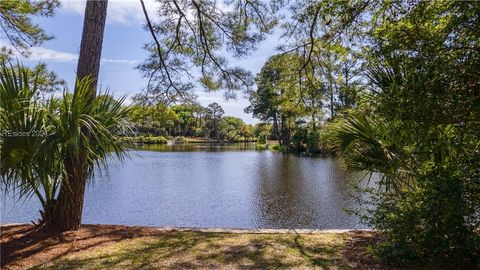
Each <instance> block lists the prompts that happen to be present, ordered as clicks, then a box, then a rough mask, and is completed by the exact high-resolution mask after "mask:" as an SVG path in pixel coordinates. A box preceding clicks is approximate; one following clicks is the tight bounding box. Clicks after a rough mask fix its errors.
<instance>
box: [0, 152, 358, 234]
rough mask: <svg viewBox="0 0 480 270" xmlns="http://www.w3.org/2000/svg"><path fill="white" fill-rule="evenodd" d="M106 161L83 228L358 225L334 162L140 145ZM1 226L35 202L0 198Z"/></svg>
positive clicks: (30, 213) (25, 214)
mask: <svg viewBox="0 0 480 270" xmlns="http://www.w3.org/2000/svg"><path fill="white" fill-rule="evenodd" d="M129 153H130V158H129V159H127V160H125V161H124V162H123V163H120V162H118V161H113V160H112V161H110V166H109V168H108V174H106V173H103V174H99V173H97V174H96V176H95V177H94V179H93V181H91V182H90V183H89V185H88V188H87V191H86V195H85V206H84V214H83V223H92V224H96V223H100V224H124V225H143V226H179V227H219V228H304V229H327V228H363V227H364V226H363V225H362V224H360V222H359V220H358V218H357V217H355V216H351V215H348V214H347V213H345V212H344V209H346V208H354V207H355V206H356V205H355V203H354V201H353V199H352V198H351V197H350V196H349V192H350V190H352V189H351V188H350V186H349V184H350V183H351V182H352V181H354V179H353V177H352V176H350V175H349V174H347V173H345V172H344V171H343V170H342V169H341V167H340V165H339V163H338V161H336V160H335V159H333V158H308V157H299V156H296V155H283V154H280V153H277V152H274V151H268V150H265V151H261V150H256V149H255V147H254V145H252V144H250V145H245V144H235V145H223V146H221V145H202V144H189V145H180V146H166V145H161V146H158V145H156V146H144V147H142V148H141V149H140V148H139V149H135V150H131V151H129ZM2 197H4V198H2V200H0V201H1V203H2V205H1V208H0V209H1V223H13V222H30V220H36V218H37V215H38V209H39V208H40V206H39V203H38V202H37V201H36V200H35V198H32V199H30V200H28V201H18V200H15V199H14V198H13V197H12V195H11V194H4V193H2Z"/></svg>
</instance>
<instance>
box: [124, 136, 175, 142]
mask: <svg viewBox="0 0 480 270" xmlns="http://www.w3.org/2000/svg"><path fill="white" fill-rule="evenodd" d="M122 140H123V141H124V142H128V143H144V144H166V143H167V139H166V138H165V137H163V136H135V137H123V138H122Z"/></svg>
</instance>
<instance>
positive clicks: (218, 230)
mask: <svg viewBox="0 0 480 270" xmlns="http://www.w3.org/2000/svg"><path fill="white" fill-rule="evenodd" d="M14 226H33V224H31V223H0V228H4V227H14ZM82 226H99V227H101V226H122V227H129V228H142V229H152V230H157V231H159V232H162V231H165V232H168V231H175V232H205V233H235V234H323V233H350V232H375V231H374V230H373V229H367V228H364V229H353V228H352V229H262V228H258V229H256V228H254V229H245V228H217V227H176V226H138V225H122V224H97V223H95V224H91V223H90V224H82Z"/></svg>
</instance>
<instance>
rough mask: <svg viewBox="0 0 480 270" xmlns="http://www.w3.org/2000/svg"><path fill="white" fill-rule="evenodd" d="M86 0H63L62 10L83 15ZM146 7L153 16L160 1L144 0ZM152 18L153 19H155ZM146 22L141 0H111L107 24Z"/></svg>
mask: <svg viewBox="0 0 480 270" xmlns="http://www.w3.org/2000/svg"><path fill="white" fill-rule="evenodd" d="M85 2H86V1H85V0H61V3H62V6H61V9H60V10H61V11H62V12H65V13H68V14H76V15H80V16H83V14H84V13H85ZM144 3H145V6H146V9H147V11H148V12H150V13H151V14H150V17H153V18H154V16H153V12H154V11H155V10H156V9H157V7H158V3H156V2H155V0H144ZM153 18H152V19H153ZM144 22H145V18H144V15H143V11H142V6H141V4H140V1H139V0H109V1H108V10H107V24H124V25H141V24H143V23H144Z"/></svg>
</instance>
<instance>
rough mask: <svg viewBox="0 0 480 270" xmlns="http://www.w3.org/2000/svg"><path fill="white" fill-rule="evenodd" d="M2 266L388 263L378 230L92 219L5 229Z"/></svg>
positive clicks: (206, 266)
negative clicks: (279, 229)
mask: <svg viewBox="0 0 480 270" xmlns="http://www.w3.org/2000/svg"><path fill="white" fill-rule="evenodd" d="M1 229H2V233H1V244H2V254H1V258H2V269H4V268H5V269H28V268H33V269H166V268H170V269H172V268H174V269H179V268H180V269H185V268H187V269H192V268H195V269H202V268H203V269H219V268H223V269H245V268H246V269H279V268H282V269H284V268H289V269H291V268H295V269H312V268H313V269H359V268H363V269H384V266H383V267H382V265H381V264H380V263H379V262H378V261H377V260H375V259H374V258H373V256H372V255H371V254H370V253H369V252H368V249H369V248H368V247H369V245H370V244H371V243H373V241H375V240H376V239H377V237H376V236H375V234H374V233H372V232H362V231H358V232H347V233H219V232H204V231H191V230H181V231H179V230H166V229H155V228H148V227H127V226H118V225H115V226H113V225H85V226H83V227H82V229H80V230H79V231H77V232H67V233H63V234H52V233H48V232H44V231H39V230H37V229H35V227H33V226H28V225H20V226H8V227H6V226H4V227H2V228H1Z"/></svg>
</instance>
